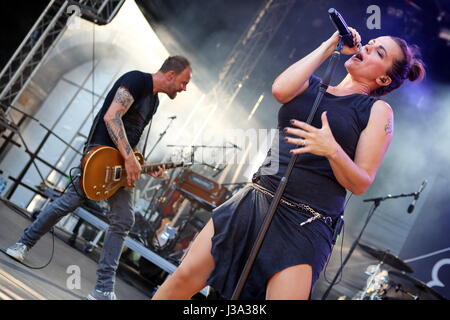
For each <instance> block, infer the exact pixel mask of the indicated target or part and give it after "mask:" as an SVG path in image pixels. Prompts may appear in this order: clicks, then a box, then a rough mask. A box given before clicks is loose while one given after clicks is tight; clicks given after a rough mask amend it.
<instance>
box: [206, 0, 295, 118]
mask: <svg viewBox="0 0 450 320" xmlns="http://www.w3.org/2000/svg"><path fill="white" fill-rule="evenodd" d="M295 2H296V0H267V1H266V2H265V3H264V5H263V6H262V7H261V9H260V10H259V11H258V13H257V14H256V17H255V19H254V20H253V22H252V23H251V25H250V26H249V28H248V29H247V31H246V32H245V33H244V34H243V35H242V37H241V38H240V40H239V41H238V42H237V43H236V45H235V47H234V48H233V50H232V51H231V53H230V55H229V56H228V58H227V60H226V62H225V65H224V67H223V69H222V72H221V73H220V75H219V82H218V83H217V85H216V86H215V87H214V89H213V90H214V91H215V92H214V93H215V94H216V95H217V98H219V97H220V100H219V101H221V104H222V105H224V104H225V108H224V112H225V111H226V110H227V109H228V107H229V106H230V105H231V103H232V102H233V100H234V98H235V97H236V95H237V93H238V92H239V89H240V88H241V87H242V86H243V85H244V83H245V82H246V80H247V79H248V78H249V76H250V74H251V73H252V71H253V70H254V69H255V67H256V65H257V63H258V61H259V59H260V57H261V56H262V54H263V53H264V51H265V49H266V48H267V46H268V45H269V44H270V42H271V41H272V39H273V37H274V36H275V34H276V33H277V31H278V29H279V27H280V25H281V23H282V22H283V21H284V19H285V17H286V16H287V14H288V13H289V11H290V10H291V8H292V7H293V5H294V4H295Z"/></svg>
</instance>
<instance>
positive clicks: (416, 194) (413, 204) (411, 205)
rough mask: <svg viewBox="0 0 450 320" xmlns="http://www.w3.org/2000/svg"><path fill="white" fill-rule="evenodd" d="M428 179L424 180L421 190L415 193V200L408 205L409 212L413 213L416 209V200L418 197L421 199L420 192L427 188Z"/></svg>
mask: <svg viewBox="0 0 450 320" xmlns="http://www.w3.org/2000/svg"><path fill="white" fill-rule="evenodd" d="M427 183H428V182H427V180H423V182H422V184H421V185H420V188H419V191H417V192H416V193H415V194H414V200H413V201H412V202H411V204H410V205H409V207H408V213H411V212H413V211H414V207H415V206H416V201H417V199H419V196H420V193H421V192H422V191H423V189H425V187H426V186H427Z"/></svg>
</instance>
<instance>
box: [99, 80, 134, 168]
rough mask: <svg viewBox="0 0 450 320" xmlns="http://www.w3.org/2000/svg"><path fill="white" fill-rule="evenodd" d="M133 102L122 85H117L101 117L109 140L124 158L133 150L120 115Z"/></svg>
mask: <svg viewBox="0 0 450 320" xmlns="http://www.w3.org/2000/svg"><path fill="white" fill-rule="evenodd" d="M133 102H134V99H133V96H132V95H131V94H130V93H129V92H128V90H127V89H126V88H124V87H119V89H117V92H116V95H115V96H114V100H113V103H111V106H110V107H109V109H108V111H107V112H106V114H105V116H104V118H103V119H104V121H105V124H106V128H107V129H108V133H109V136H110V137H111V140H112V141H113V142H114V144H115V145H116V147H117V148H118V149H119V151H120V153H121V154H122V156H123V157H124V158H125V159H126V158H127V157H129V156H130V154H131V153H132V151H133V150H132V149H131V146H130V143H129V142H128V139H127V135H126V133H125V128H124V126H123V121H122V116H123V115H124V114H125V113H126V112H127V111H128V109H129V108H130V106H131V105H132V104H133Z"/></svg>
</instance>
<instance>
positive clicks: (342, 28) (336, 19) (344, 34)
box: [328, 8, 354, 48]
mask: <svg viewBox="0 0 450 320" xmlns="http://www.w3.org/2000/svg"><path fill="white" fill-rule="evenodd" d="M328 15H329V16H330V19H331V22H333V24H334V26H335V27H336V29H337V30H338V31H339V35H340V36H341V39H342V42H343V43H344V44H345V45H346V46H348V47H350V48H353V46H354V44H353V36H352V33H351V32H350V29H349V28H348V26H347V24H346V23H345V20H344V18H342V16H341V15H340V14H339V12H338V11H337V10H336V9H334V8H330V9H328Z"/></svg>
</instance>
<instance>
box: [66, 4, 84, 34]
mask: <svg viewBox="0 0 450 320" xmlns="http://www.w3.org/2000/svg"><path fill="white" fill-rule="evenodd" d="M66 13H67V15H70V17H69V19H67V28H68V29H69V30H78V29H80V28H81V23H80V18H81V9H80V7H79V6H77V5H74V4H71V5H70V6H68V7H67V8H66Z"/></svg>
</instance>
